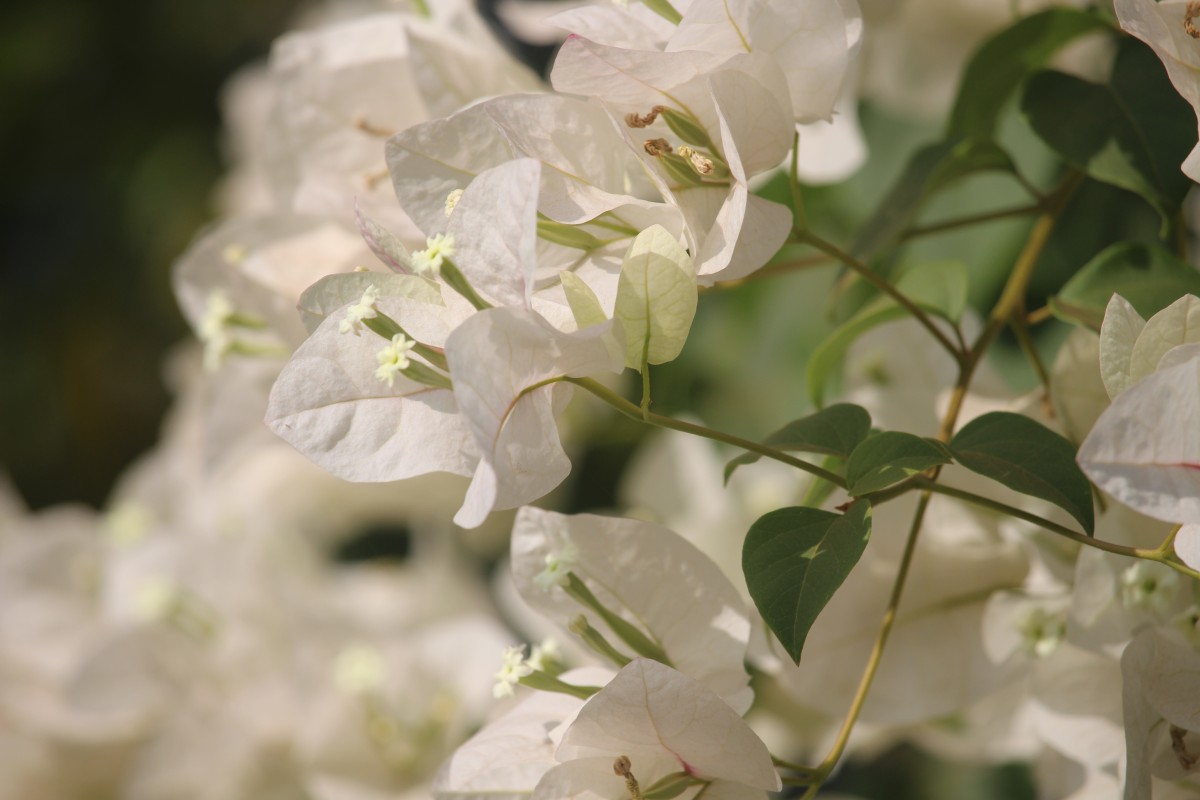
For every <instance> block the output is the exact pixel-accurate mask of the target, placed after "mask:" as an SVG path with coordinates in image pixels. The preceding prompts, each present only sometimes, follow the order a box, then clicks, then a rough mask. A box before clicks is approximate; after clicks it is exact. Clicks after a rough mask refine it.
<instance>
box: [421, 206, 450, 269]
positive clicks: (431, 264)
mask: <svg viewBox="0 0 1200 800" xmlns="http://www.w3.org/2000/svg"><path fill="white" fill-rule="evenodd" d="M447 204H449V201H448V200H447ZM454 252H455V251H454V237H453V236H451V235H450V234H448V233H439V234H438V235H437V236H434V237H432V238H430V239H426V240H425V249H424V250H417V251H416V252H414V253H413V254H412V258H411V264H412V268H413V269H414V270H415V271H416V272H417V274H418V275H426V276H429V277H435V276H437V275H438V274H439V273H440V272H441V270H442V262H443V261H444V260H445V259H446V258H448V257H450V256H452V255H454Z"/></svg>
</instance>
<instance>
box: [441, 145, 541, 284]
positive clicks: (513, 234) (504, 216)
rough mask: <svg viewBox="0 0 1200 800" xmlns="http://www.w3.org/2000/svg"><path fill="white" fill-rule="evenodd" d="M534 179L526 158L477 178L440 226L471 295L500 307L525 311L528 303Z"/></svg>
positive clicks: (535, 169)
mask: <svg viewBox="0 0 1200 800" xmlns="http://www.w3.org/2000/svg"><path fill="white" fill-rule="evenodd" d="M540 174H541V165H540V164H539V163H538V162H537V161H534V160H533V159H531V158H522V159H517V160H514V161H509V162H507V163H505V164H502V165H500V166H498V167H493V168H492V169H489V170H486V171H485V172H482V173H480V174H479V176H478V177H476V178H475V180H473V181H471V184H470V185H469V186H467V188H466V190H465V191H464V192H463V195H462V198H461V199H460V200H459V201H458V205H457V206H456V207H455V209H454V213H453V214H452V215H451V216H450V222H449V224H448V225H447V226H446V230H447V232H448V233H449V234H450V235H452V236H453V237H454V247H455V255H454V263H455V264H456V265H457V266H458V268H459V269H460V270H461V271H462V274H463V275H464V276H466V278H467V280H468V282H470V284H471V286H472V287H473V288H474V289H475V290H476V291H478V292H481V293H482V294H483V295H484V296H485V297H489V298H492V299H493V300H496V301H497V302H498V303H499V304H500V305H506V306H524V307H526V308H528V307H529V306H530V303H531V301H532V297H533V276H534V272H535V270H536V267H537V264H536V247H537V206H538V178H539V176H540Z"/></svg>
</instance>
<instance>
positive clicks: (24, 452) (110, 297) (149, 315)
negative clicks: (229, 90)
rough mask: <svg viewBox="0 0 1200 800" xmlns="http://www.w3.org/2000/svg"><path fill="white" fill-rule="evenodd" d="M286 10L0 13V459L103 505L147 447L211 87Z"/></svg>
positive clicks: (43, 501) (5, 9)
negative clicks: (174, 271)
mask: <svg viewBox="0 0 1200 800" xmlns="http://www.w3.org/2000/svg"><path fill="white" fill-rule="evenodd" d="M298 6H299V2H298V1H297V0H255V2H253V3H246V2H243V1H242V0H204V1H203V2H199V3H181V2H177V0H141V1H140V2H139V1H137V0H116V1H115V2H106V3H96V2H94V0H42V2H39V3H37V4H33V3H6V4H3V5H0V159H2V160H3V161H2V164H0V174H2V175H3V192H2V193H0V465H2V468H3V469H5V470H7V471H8V473H9V475H10V478H11V479H12V481H13V482H14V483H15V484H16V486H17V487H18V489H19V491H20V492H21V493H22V494H23V495H24V496H25V498H26V500H27V502H28V503H29V504H30V505H31V506H33V507H35V508H36V507H43V506H46V505H49V504H53V503H58V502H63V501H72V500H79V501H84V502H87V503H91V504H99V503H101V502H103V500H104V497H105V495H106V494H107V492H108V490H109V488H110V486H111V485H112V482H113V480H114V478H115V477H116V475H117V473H118V472H119V471H120V470H121V469H122V468H123V467H124V466H125V465H127V464H128V463H129V461H130V460H131V459H132V458H134V457H135V456H136V455H137V454H138V453H140V452H142V451H143V450H144V449H146V448H147V447H148V446H150V445H151V444H152V443H153V441H154V440H155V438H156V437H157V432H158V426H159V423H160V419H161V416H162V413H163V411H164V410H165V408H166V404H167V401H168V398H167V396H166V391H165V388H164V386H163V382H162V380H161V377H160V373H161V365H162V359H163V355H164V353H165V351H166V349H167V348H168V347H169V346H170V345H171V344H172V343H173V342H175V341H177V340H178V339H180V338H181V337H182V336H184V335H185V333H186V329H185V327H184V324H183V322H182V319H181V318H180V316H179V313H178V311H177V310H176V307H175V303H174V300H173V298H172V296H171V292H170V287H169V274H170V265H171V262H172V260H173V259H174V258H175V257H176V256H177V255H178V254H179V253H180V252H181V251H182V250H183V249H184V248H185V247H186V246H187V243H188V242H189V241H190V239H191V237H192V236H193V234H194V233H195V232H196V230H197V229H198V228H199V227H200V226H201V225H202V224H203V223H204V222H205V221H206V220H207V219H209V218H210V217H211V215H212V204H211V196H212V187H213V183H214V181H215V180H216V178H217V177H218V176H219V174H220V172H221V170H222V158H221V155H220V152H219V112H218V93H219V90H220V87H221V85H222V83H223V82H224V81H225V80H226V78H227V77H228V76H229V75H230V74H231V73H232V72H233V71H234V70H235V69H236V68H237V67H239V66H240V65H242V64H244V63H246V62H248V61H250V60H253V59H255V58H258V57H261V56H263V55H265V54H266V52H267V50H268V47H269V45H270V41H271V39H272V38H274V36H275V35H276V34H277V33H278V31H280V30H281V29H283V27H284V25H285V22H286V20H287V19H288V18H289V16H290V15H291V14H292V13H293V11H294V10H295V9H296V8H297V7H298Z"/></svg>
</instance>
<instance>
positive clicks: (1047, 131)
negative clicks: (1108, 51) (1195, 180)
mask: <svg viewBox="0 0 1200 800" xmlns="http://www.w3.org/2000/svg"><path fill="white" fill-rule="evenodd" d="M1145 52H1146V51H1145V48H1144V47H1141V46H1139V45H1137V44H1134V43H1130V44H1128V45H1126V46H1123V47H1122V48H1121V51H1120V54H1119V56H1118V59H1117V64H1116V66H1115V67H1114V72H1113V78H1112V81H1111V83H1110V84H1109V85H1101V84H1095V83H1089V82H1088V81H1085V80H1082V79H1081V78H1077V77H1075V76H1073V75H1067V74H1065V73H1061V72H1054V71H1049V70H1048V71H1045V72H1039V73H1038V74H1036V75H1034V76H1033V77H1032V78H1031V79H1030V80H1029V82H1028V84H1027V85H1026V88H1025V94H1024V96H1023V97H1022V98H1021V110H1022V111H1023V112H1024V114H1025V116H1026V117H1027V118H1028V120H1029V124H1030V125H1031V127H1032V128H1033V130H1034V132H1036V133H1037V135H1038V136H1039V137H1041V139H1042V140H1043V141H1044V142H1045V143H1046V144H1047V145H1049V146H1050V148H1051V149H1053V150H1054V151H1055V152H1056V153H1057V154H1058V155H1059V156H1060V157H1061V158H1062V159H1063V160H1064V161H1066V162H1067V163H1068V164H1070V165H1071V166H1073V167H1075V168H1076V169H1079V170H1082V171H1084V172H1086V173H1087V174H1088V175H1089V176H1091V177H1092V178H1094V179H1096V180H1098V181H1102V182H1104V183H1108V184H1111V185H1113V186H1118V187H1120V188H1122V189H1128V190H1129V191H1132V192H1135V193H1137V194H1138V195H1140V196H1141V197H1143V198H1144V199H1145V200H1146V201H1147V202H1149V203H1150V204H1151V205H1152V206H1153V207H1154V208H1155V210H1157V211H1158V212H1159V214H1160V215H1161V217H1162V227H1163V233H1164V234H1165V233H1166V231H1167V226H1168V225H1169V224H1170V222H1171V220H1172V218H1173V216H1174V214H1175V213H1176V212H1177V211H1178V209H1179V206H1180V204H1181V203H1182V202H1183V197H1184V195H1185V194H1186V193H1187V190H1188V188H1189V187H1190V186H1191V182H1190V181H1189V180H1188V178H1187V176H1185V175H1184V174H1183V173H1182V172H1181V171H1180V169H1179V164H1180V163H1181V162H1182V161H1183V159H1184V158H1185V157H1186V156H1187V154H1188V152H1189V151H1190V150H1191V148H1192V146H1193V145H1195V143H1196V131H1195V123H1194V121H1193V120H1194V116H1193V114H1192V112H1191V108H1190V107H1189V106H1188V104H1187V103H1186V102H1184V101H1183V100H1182V99H1181V98H1180V97H1179V96H1178V95H1177V94H1176V93H1175V92H1174V90H1173V89H1172V88H1171V85H1170V82H1169V81H1167V79H1166V76H1165V72H1164V71H1163V70H1162V67H1161V65H1160V64H1159V63H1158V62H1157V59H1154V58H1153V54H1150V56H1149V57H1150V58H1151V59H1153V61H1154V63H1147V62H1146V56H1145V55H1144V53H1145ZM1126 73H1128V74H1126Z"/></svg>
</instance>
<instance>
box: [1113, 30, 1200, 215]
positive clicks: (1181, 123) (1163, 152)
mask: <svg viewBox="0 0 1200 800" xmlns="http://www.w3.org/2000/svg"><path fill="white" fill-rule="evenodd" d="M1108 82H1109V86H1110V87H1111V88H1112V91H1113V94H1114V95H1115V96H1116V97H1117V99H1118V100H1119V101H1120V103H1121V104H1122V105H1123V106H1124V107H1125V109H1126V110H1127V113H1128V115H1129V118H1130V120H1131V121H1132V122H1133V124H1134V127H1136V128H1137V131H1138V135H1139V136H1140V137H1141V138H1142V140H1143V142H1144V144H1145V147H1146V152H1147V153H1148V154H1149V157H1150V164H1149V167H1150V169H1151V172H1152V175H1153V181H1152V182H1153V183H1154V185H1155V186H1156V187H1158V189H1159V190H1160V191H1161V192H1162V197H1163V199H1164V201H1165V202H1166V204H1167V207H1168V208H1170V209H1171V210H1172V211H1175V210H1178V209H1179V207H1180V206H1181V205H1182V204H1183V199H1184V197H1185V196H1186V195H1187V193H1188V190H1189V189H1191V188H1192V181H1191V179H1190V178H1188V176H1187V175H1184V174H1183V170H1182V169H1181V168H1180V165H1181V164H1182V163H1183V162H1184V160H1185V159H1186V158H1187V157H1188V154H1189V153H1191V151H1192V148H1193V147H1195V146H1196V114H1195V112H1194V111H1193V110H1192V106H1191V104H1190V103H1188V101H1186V100H1184V99H1183V98H1182V97H1181V96H1180V95H1179V92H1177V91H1175V87H1174V86H1173V85H1172V84H1171V79H1170V78H1169V77H1168V76H1167V70H1166V68H1165V67H1164V66H1163V63H1162V61H1160V60H1159V59H1158V56H1157V55H1155V54H1154V51H1153V50H1151V49H1150V47H1149V46H1147V45H1146V44H1144V43H1142V42H1140V41H1138V40H1137V39H1134V38H1133V37H1129V36H1127V37H1124V38H1122V39H1121V40H1120V42H1119V45H1118V47H1117V57H1116V60H1115V61H1114V62H1113V68H1112V76H1111V77H1110V78H1109V80H1108Z"/></svg>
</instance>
